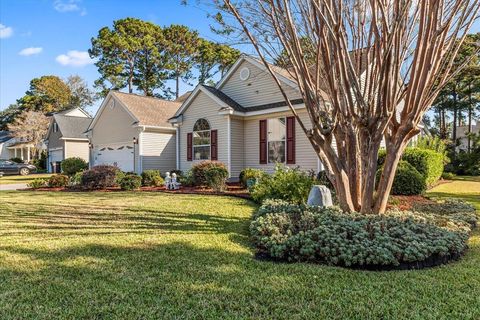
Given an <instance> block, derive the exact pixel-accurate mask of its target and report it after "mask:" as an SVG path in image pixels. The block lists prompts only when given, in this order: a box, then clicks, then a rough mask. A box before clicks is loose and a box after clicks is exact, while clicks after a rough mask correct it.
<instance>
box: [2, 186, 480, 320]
mask: <svg viewBox="0 0 480 320" xmlns="http://www.w3.org/2000/svg"><path fill="white" fill-rule="evenodd" d="M457 183H464V182H460V181H459V182H453V183H451V185H452V186H453V187H452V190H451V192H455V191H461V189H459V188H462V185H454V184H457ZM473 183H475V182H473ZM446 186H447V184H445V185H441V186H439V187H437V188H435V189H433V190H432V191H431V193H432V195H435V196H437V197H441V196H443V195H444V194H447V193H451V192H450V191H449V192H446V191H443V189H440V191H439V188H444V187H446ZM474 186H477V187H480V183H478V182H477V183H476V184H475V185H474ZM468 195H469V194H468ZM472 195H473V197H477V206H480V200H479V199H480V191H478V192H477V191H474V192H472ZM462 196H464V194H462ZM469 196H470V195H469ZM474 200H475V199H474ZM254 209H255V206H254V205H252V204H251V203H250V202H248V201H247V200H243V199H237V198H229V197H214V196H200V195H172V194H162V193H148V192H141V193H139V192H136V193H135V192H133V193H123V192H112V193H104V192H96V193H63V192H58V193H54V192H48V193H47V192H18V191H11V192H10V191H6V192H1V193H0V214H1V217H0V234H1V241H0V319H53V318H55V319H74V318H88V319H112V318H119V319H172V318H176V319H189V318H228V319H232V318H236V319H238V318H257V319H258V318H263V319H326V318H328V319H346V318H350V319H352V318H355V319H400V318H409V319H459V318H461V319H478V318H479V317H480V304H479V300H478V299H479V298H478V297H479V296H480V272H479V269H478V268H479V267H478V266H479V265H480V233H479V232H478V231H477V232H476V233H475V235H474V236H473V237H472V239H471V241H470V246H471V248H470V250H469V251H468V252H467V254H466V256H465V257H463V258H462V259H461V261H459V262H455V263H452V264H450V265H447V266H441V267H437V268H433V269H427V270H422V271H394V272H368V271H354V270H347V269H342V268H338V267H328V266H320V265H313V264H278V263H273V262H263V261H257V260H254V259H253V250H252V248H251V246H250V244H249V240H248V225H249V218H250V215H251V214H252V212H253V210H254Z"/></svg>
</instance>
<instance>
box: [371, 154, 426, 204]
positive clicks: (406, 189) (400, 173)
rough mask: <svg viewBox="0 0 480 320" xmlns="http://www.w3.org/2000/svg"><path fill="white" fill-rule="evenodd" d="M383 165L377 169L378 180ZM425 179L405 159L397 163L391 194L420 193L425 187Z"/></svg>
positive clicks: (377, 179) (408, 194) (407, 194)
mask: <svg viewBox="0 0 480 320" xmlns="http://www.w3.org/2000/svg"><path fill="white" fill-rule="evenodd" d="M382 170H383V167H380V169H379V170H378V171H377V177H376V181H377V184H378V181H379V180H380V176H381V174H382ZM426 187H427V186H426V184H425V179H424V177H423V176H422V174H421V173H419V172H418V171H417V170H416V169H415V168H414V167H413V166H412V165H411V164H409V163H408V162H406V161H400V162H399V163H398V167H397V171H396V172H395V178H394V180H393V186H392V190H391V192H390V193H391V194H393V195H405V196H410V195H417V194H422V193H423V192H424V191H425V189H426Z"/></svg>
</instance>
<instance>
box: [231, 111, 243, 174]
mask: <svg viewBox="0 0 480 320" xmlns="http://www.w3.org/2000/svg"><path fill="white" fill-rule="evenodd" d="M230 128H231V132H232V135H231V137H232V138H231V152H232V155H231V165H230V175H231V177H232V178H236V177H238V175H239V174H240V172H241V171H242V170H243V169H244V168H245V159H244V143H245V141H244V121H243V119H242V118H233V117H232V119H231V122H230Z"/></svg>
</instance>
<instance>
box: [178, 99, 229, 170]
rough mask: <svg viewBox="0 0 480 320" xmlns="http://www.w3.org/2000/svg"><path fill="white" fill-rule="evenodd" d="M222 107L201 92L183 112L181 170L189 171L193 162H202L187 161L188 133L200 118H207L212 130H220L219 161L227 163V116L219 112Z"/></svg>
mask: <svg viewBox="0 0 480 320" xmlns="http://www.w3.org/2000/svg"><path fill="white" fill-rule="evenodd" d="M220 108H221V107H220V106H219V105H218V104H217V103H216V102H215V101H213V100H212V99H211V98H210V97H209V96H207V95H206V94H205V93H203V92H199V93H198V96H196V97H195V99H194V101H193V102H192V103H191V105H190V106H189V107H188V108H187V109H186V111H185V112H184V113H183V124H182V126H181V128H180V130H179V131H180V133H179V134H180V139H179V149H180V161H179V164H180V168H179V169H180V170H182V171H187V170H189V169H190V168H191V167H192V164H194V163H197V162H200V161H195V160H193V161H187V133H189V132H192V131H193V125H194V124H195V122H196V121H197V120H198V119H200V118H204V119H207V120H208V122H209V123H210V128H211V129H212V130H218V161H220V162H223V163H225V164H227V162H228V150H227V143H228V132H227V131H228V130H227V118H226V116H224V115H219V114H218V110H219V109H220Z"/></svg>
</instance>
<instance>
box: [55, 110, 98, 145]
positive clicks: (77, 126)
mask: <svg viewBox="0 0 480 320" xmlns="http://www.w3.org/2000/svg"><path fill="white" fill-rule="evenodd" d="M53 119H54V121H55V122H56V123H57V125H58V130H59V131H60V132H61V133H62V138H67V139H68V138H70V139H86V137H85V134H84V132H85V131H86V130H87V128H88V126H89V125H90V123H91V122H92V118H90V117H72V116H66V115H64V114H61V113H56V114H54V115H53Z"/></svg>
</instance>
